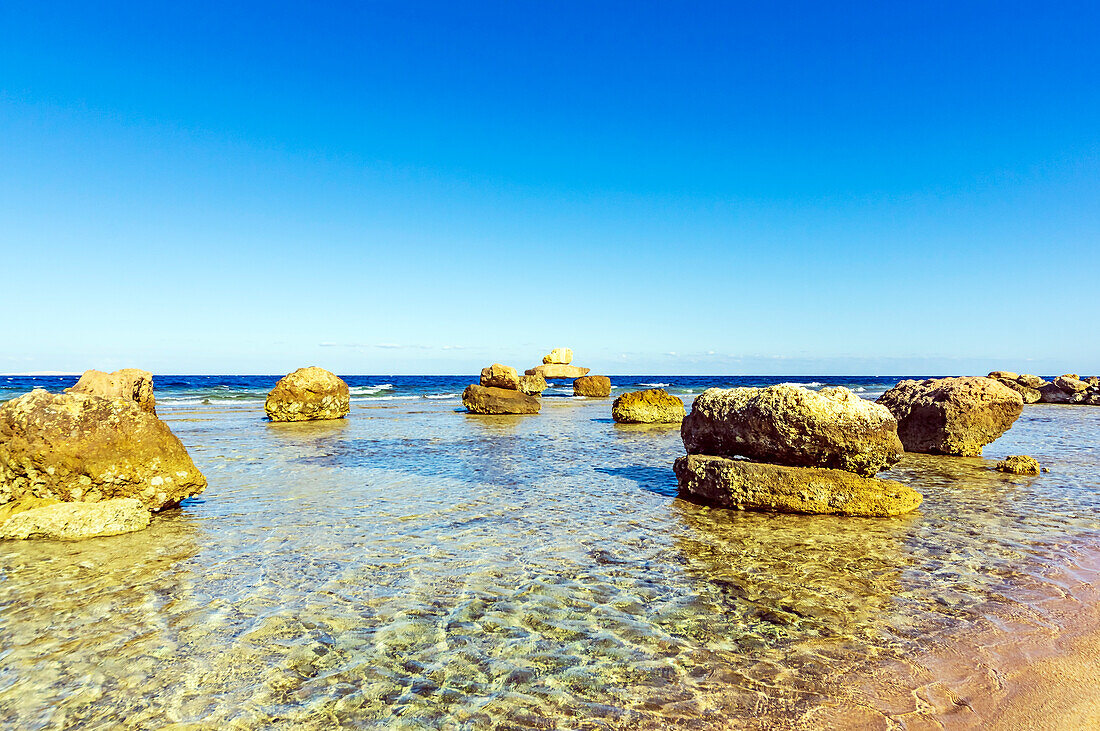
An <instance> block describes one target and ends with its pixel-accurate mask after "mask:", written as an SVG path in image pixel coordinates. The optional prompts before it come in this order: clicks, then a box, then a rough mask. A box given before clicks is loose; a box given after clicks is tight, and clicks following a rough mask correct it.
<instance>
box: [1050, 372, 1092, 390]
mask: <svg viewBox="0 0 1100 731" xmlns="http://www.w3.org/2000/svg"><path fill="white" fill-rule="evenodd" d="M1054 385H1055V386H1057V387H1058V388H1060V389H1062V390H1063V391H1065V392H1066V393H1068V394H1074V393H1081V392H1082V391H1087V390H1088V387H1089V384H1087V383H1085V382H1084V381H1082V380H1081V379H1080V378H1078V377H1077V376H1074V375H1065V376H1058V377H1057V378H1055V379H1054Z"/></svg>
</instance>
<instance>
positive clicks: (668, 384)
mask: <svg viewBox="0 0 1100 731" xmlns="http://www.w3.org/2000/svg"><path fill="white" fill-rule="evenodd" d="M638 385H639V386H649V387H650V388H667V387H669V386H671V385H672V384H671V383H639V384H638Z"/></svg>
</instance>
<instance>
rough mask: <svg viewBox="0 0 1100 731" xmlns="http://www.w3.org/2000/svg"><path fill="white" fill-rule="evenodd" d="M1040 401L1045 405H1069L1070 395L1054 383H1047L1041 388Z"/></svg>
mask: <svg viewBox="0 0 1100 731" xmlns="http://www.w3.org/2000/svg"><path fill="white" fill-rule="evenodd" d="M1039 400H1040V401H1041V402H1043V403H1044V404H1068V403H1070V395H1069V394H1068V393H1066V392H1065V391H1063V390H1062V389H1060V388H1058V386H1056V385H1054V384H1053V383H1047V384H1046V385H1044V386H1042V387H1040V388H1039Z"/></svg>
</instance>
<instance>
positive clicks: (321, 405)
mask: <svg viewBox="0 0 1100 731" xmlns="http://www.w3.org/2000/svg"><path fill="white" fill-rule="evenodd" d="M264 411H266V412H267V416H268V418H270V419H271V420H272V421H322V420H325V419H342V418H344V417H345V416H347V415H348V412H350V411H351V393H350V392H349V391H348V384H346V383H344V380H343V379H342V378H340V377H339V376H337V375H336V374H335V373H331V372H329V371H326V370H325V369H324V368H317V367H315V366H314V367H310V368H299V369H298V370H296V371H294V372H293V373H291V374H289V375H286V376H283V377H282V378H281V379H279V382H278V383H276V384H275V388H273V389H271V392H270V393H268V394H267V401H265V402H264Z"/></svg>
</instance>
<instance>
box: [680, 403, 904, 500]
mask: <svg viewBox="0 0 1100 731" xmlns="http://www.w3.org/2000/svg"><path fill="white" fill-rule="evenodd" d="M680 435H681V437H682V438H683V441H684V447H685V448H686V449H687V451H688V455H687V456H685V457H680V458H679V459H677V460H676V462H675V464H674V466H673V469H674V471H675V472H676V477H677V480H678V481H679V485H680V492H681V494H684V495H689V496H693V497H696V498H700V499H703V500H706V501H708V502H712V503H715V504H717V505H720V506H723V507H729V508H735V509H739V510H768V511H777V512H787V513H822V514H835V515H852V516H868V517H870V516H879V517H882V516H890V515H901V514H903V513H907V512H909V511H911V510H914V509H915V508H916V507H917V506H919V505H920V503H921V496H920V494H919V493H917V492H916V491H914V490H913V489H912V488H909V487H907V486H906V485H903V484H901V483H899V482H894V481H891V480H881V479H877V478H875V477H874V475H875V474H876V473H877V472H879V471H880V470H882V469H885V468H886V467H888V466H890V465H892V464H894V463H895V462H897V461H898V459H900V457H901V452H902V449H901V442H900V441H899V440H898V435H897V422H896V421H895V420H894V418H893V416H891V415H890V412H889V411H887V410H886V409H885V408H883V407H881V406H877V405H876V404H873V403H870V402H868V401H865V400H863V399H861V398H859V397H858V396H857V395H856V394H854V393H852V392H851V391H849V390H848V389H846V388H827V389H822V390H821V391H817V392H814V391H810V390H808V389H805V388H800V387H796V386H785V385H779V386H769V387H768V388H734V389H718V388H712V389H708V390H707V391H704V392H703V393H702V394H700V395H699V396H698V397H697V398H696V399H695V402H694V404H693V405H692V409H691V413H690V414H689V415H688V416H687V417H686V418H685V419H684V420H683V424H682V425H681V427H680ZM749 460H751V461H749Z"/></svg>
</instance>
